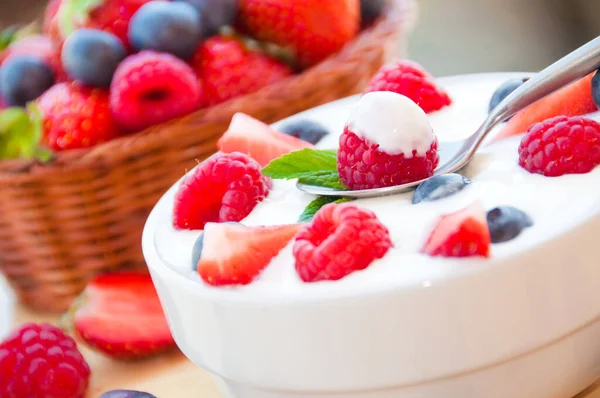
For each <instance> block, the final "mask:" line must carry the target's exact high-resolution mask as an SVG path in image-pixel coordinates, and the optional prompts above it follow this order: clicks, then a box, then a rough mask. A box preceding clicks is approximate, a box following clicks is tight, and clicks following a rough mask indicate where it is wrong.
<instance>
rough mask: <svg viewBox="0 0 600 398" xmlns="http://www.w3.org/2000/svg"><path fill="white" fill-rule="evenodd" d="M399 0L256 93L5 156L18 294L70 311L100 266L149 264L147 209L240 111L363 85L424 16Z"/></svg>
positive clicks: (2, 225)
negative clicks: (309, 64)
mask: <svg viewBox="0 0 600 398" xmlns="http://www.w3.org/2000/svg"><path fill="white" fill-rule="evenodd" d="M389 6H390V7H389V11H388V12H387V13H386V15H385V17H383V18H382V19H381V20H380V21H378V22H377V23H376V24H375V25H374V26H373V27H371V28H369V29H367V30H364V31H363V32H362V33H361V34H360V35H359V37H357V38H356V39H355V40H354V41H353V42H352V43H349V44H348V45H347V46H346V47H345V48H344V49H343V50H342V51H340V52H339V53H337V54H335V55H334V56H332V57H330V58H329V59H327V60H326V61H324V62H322V63H321V64H319V65H317V66H315V67H313V68H311V69H309V70H307V71H305V72H303V73H302V74H299V75H297V76H294V77H292V78H290V79H287V80H285V81H282V82H280V83H277V84H275V85H272V86H269V87H266V88H265V89H262V90H260V91H258V92H256V93H253V94H250V95H246V96H243V97H240V98H237V99H234V100H232V101H229V102H226V103H223V104H220V105H217V106H214V107H211V108H208V109H204V110H200V111H198V112H195V113H193V114H191V115H188V116H186V117H184V118H180V119H177V120H174V121H172V122H169V123H166V124H163V125H159V126H154V127H152V128H149V129H147V130H145V131H143V132H141V133H138V134H135V135H132V136H127V137H123V138H120V139H117V140H114V141H111V142H108V143H106V144H102V145H100V146H97V147H94V148H92V149H89V150H75V151H65V152H61V153H58V154H57V157H56V159H55V160H54V161H53V162H52V163H51V164H48V165H39V164H35V163H32V162H24V161H5V162H0V271H1V272H2V273H3V274H4V276H5V277H6V279H7V280H8V282H9V284H10V285H11V287H12V288H13V289H14V291H15V292H16V294H17V296H18V298H19V299H20V300H21V301H22V302H23V303H24V304H26V305H28V306H29V307H32V308H33V309H36V310H38V311H44V312H59V311H64V310H65V309H67V308H68V306H69V305H70V304H71V302H72V300H73V298H74V297H75V296H77V295H78V294H79V293H80V292H81V291H82V290H83V288H84V287H85V285H86V283H87V282H88V281H89V279H90V278H92V277H94V276H95V275H97V274H100V273H104V272H110V271H117V270H127V269H145V267H146V266H145V263H144V259H143V256H142V252H141V245H140V241H141V232H142V229H143V226H144V222H145V220H146V217H147V216H148V214H149V213H150V211H151V209H152V207H153V206H154V204H155V203H156V202H157V200H158V199H159V198H160V196H161V195H162V194H163V193H164V192H165V191H166V190H167V189H168V188H169V187H170V186H171V185H172V184H173V183H174V182H175V181H176V180H177V179H179V178H180V177H181V176H182V175H183V174H184V173H185V172H186V170H189V169H191V168H193V167H194V166H195V165H196V164H197V162H198V161H199V160H202V159H205V158H206V157H208V156H209V155H211V154H212V153H214V152H215V150H216V141H217V139H218V138H219V137H220V136H221V135H222V134H223V132H224V131H225V130H226V129H227V127H228V124H229V122H230V120H231V117H232V116H233V114H234V113H235V112H244V113H247V114H249V115H252V116H254V117H256V118H258V119H260V120H263V121H264V122H267V123H273V122H276V121H278V120H280V119H283V118H285V117H288V116H291V115H293V114H295V113H298V112H301V111H303V110H306V109H309V108H312V107H314V106H317V105H321V104H324V103H327V102H330V101H333V100H336V99H339V98H343V97H347V96H349V95H353V94H356V93H358V92H360V91H362V89H363V88H364V87H365V85H366V83H367V82H368V80H369V78H370V77H372V76H373V74H374V73H375V72H376V71H377V70H378V69H379V68H380V67H381V66H382V65H383V64H384V63H385V62H388V61H391V60H392V57H395V56H397V55H398V48H399V43H402V40H401V39H402V38H403V35H406V34H407V30H408V29H409V28H410V27H411V25H412V23H413V22H414V20H415V19H416V8H415V3H414V2H413V0H390V4H389ZM400 51H401V52H402V51H403V50H402V49H401V50H400Z"/></svg>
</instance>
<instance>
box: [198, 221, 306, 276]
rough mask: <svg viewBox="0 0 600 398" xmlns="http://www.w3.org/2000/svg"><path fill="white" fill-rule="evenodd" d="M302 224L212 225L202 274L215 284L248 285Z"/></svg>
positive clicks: (205, 239)
mask: <svg viewBox="0 0 600 398" xmlns="http://www.w3.org/2000/svg"><path fill="white" fill-rule="evenodd" d="M301 226H302V224H291V225H277V226H269V227H263V226H260V227H247V226H245V225H242V224H235V223H233V224H230V223H220V224H218V223H208V224H206V226H205V227H204V232H203V234H204V236H203V244H202V252H201V255H200V261H198V274H199V275H200V276H201V277H202V279H203V280H204V281H205V282H206V283H208V284H211V285H215V286H223V285H247V284H249V283H250V282H252V281H253V280H254V278H256V276H258V274H260V273H261V272H262V271H263V270H264V269H265V268H266V267H267V266H268V265H269V263H270V262H271V260H272V259H273V257H275V256H276V255H277V254H278V253H279V252H280V251H281V249H283V248H284V247H285V246H286V245H287V244H288V242H289V241H290V240H291V239H292V238H293V237H294V235H296V233H297V232H298V230H299V229H300V227H301Z"/></svg>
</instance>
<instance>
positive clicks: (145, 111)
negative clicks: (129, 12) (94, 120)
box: [110, 51, 203, 131]
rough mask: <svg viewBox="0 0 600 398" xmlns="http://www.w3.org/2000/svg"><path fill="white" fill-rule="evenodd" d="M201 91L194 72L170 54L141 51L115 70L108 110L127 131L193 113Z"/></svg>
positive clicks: (198, 102)
mask: <svg viewBox="0 0 600 398" xmlns="http://www.w3.org/2000/svg"><path fill="white" fill-rule="evenodd" d="M202 95H203V94H202V87H201V86H200V83H199V82H198V79H197V78H196V75H195V74H194V71H193V70H192V69H191V68H190V67H189V66H188V65H187V64H186V63H185V62H183V61H181V60H180V59H178V58H176V57H175V56H173V55H170V54H163V53H156V52H153V51H142V52H140V53H138V54H135V55H131V56H129V57H128V58H126V59H125V60H124V61H123V62H122V63H121V64H120V65H119V67H118V68H117V70H116V72H115V76H114V77H113V81H112V84H111V87H110V107H111V110H112V113H113V115H114V117H115V119H116V120H117V122H118V123H119V124H120V125H121V126H122V127H123V128H124V129H127V130H130V131H139V130H143V129H144V128H146V127H150V126H153V125H155V124H159V123H163V122H166V121H169V120H171V119H175V118H177V117H180V116H184V115H187V114H188V113H190V112H192V111H194V110H196V109H197V108H198V107H199V105H200V103H201V100H202Z"/></svg>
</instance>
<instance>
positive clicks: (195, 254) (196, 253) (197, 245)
mask: <svg viewBox="0 0 600 398" xmlns="http://www.w3.org/2000/svg"><path fill="white" fill-rule="evenodd" d="M203 247H204V231H203V232H200V235H198V238H196V242H194V248H193V249H192V269H193V270H194V271H197V270H198V262H199V261H200V257H201V256H202V248H203Z"/></svg>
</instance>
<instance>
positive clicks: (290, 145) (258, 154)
mask: <svg viewBox="0 0 600 398" xmlns="http://www.w3.org/2000/svg"><path fill="white" fill-rule="evenodd" d="M313 147H314V146H313V145H312V144H311V143H309V142H306V141H303V140H301V139H299V138H296V137H293V136H291V135H288V134H283V133H280V132H278V131H275V130H273V129H272V128H271V127H270V126H268V125H267V124H265V123H263V122H261V121H260V120H257V119H255V118H253V117H251V116H248V115H246V114H244V113H241V112H238V113H236V114H235V115H234V116H233V118H232V119H231V124H230V125H229V129H227V131H226V132H225V134H224V135H223V136H222V137H221V138H220V139H219V142H217V148H218V149H219V151H221V152H223V153H231V152H242V153H245V154H246V155H248V156H250V157H252V158H253V159H254V160H256V161H257V162H258V163H259V164H260V165H261V166H266V165H268V164H269V162H271V160H273V159H276V158H278V157H280V156H282V155H285V154H286V153H289V152H294V151H298V150H300V149H304V148H313Z"/></svg>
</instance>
